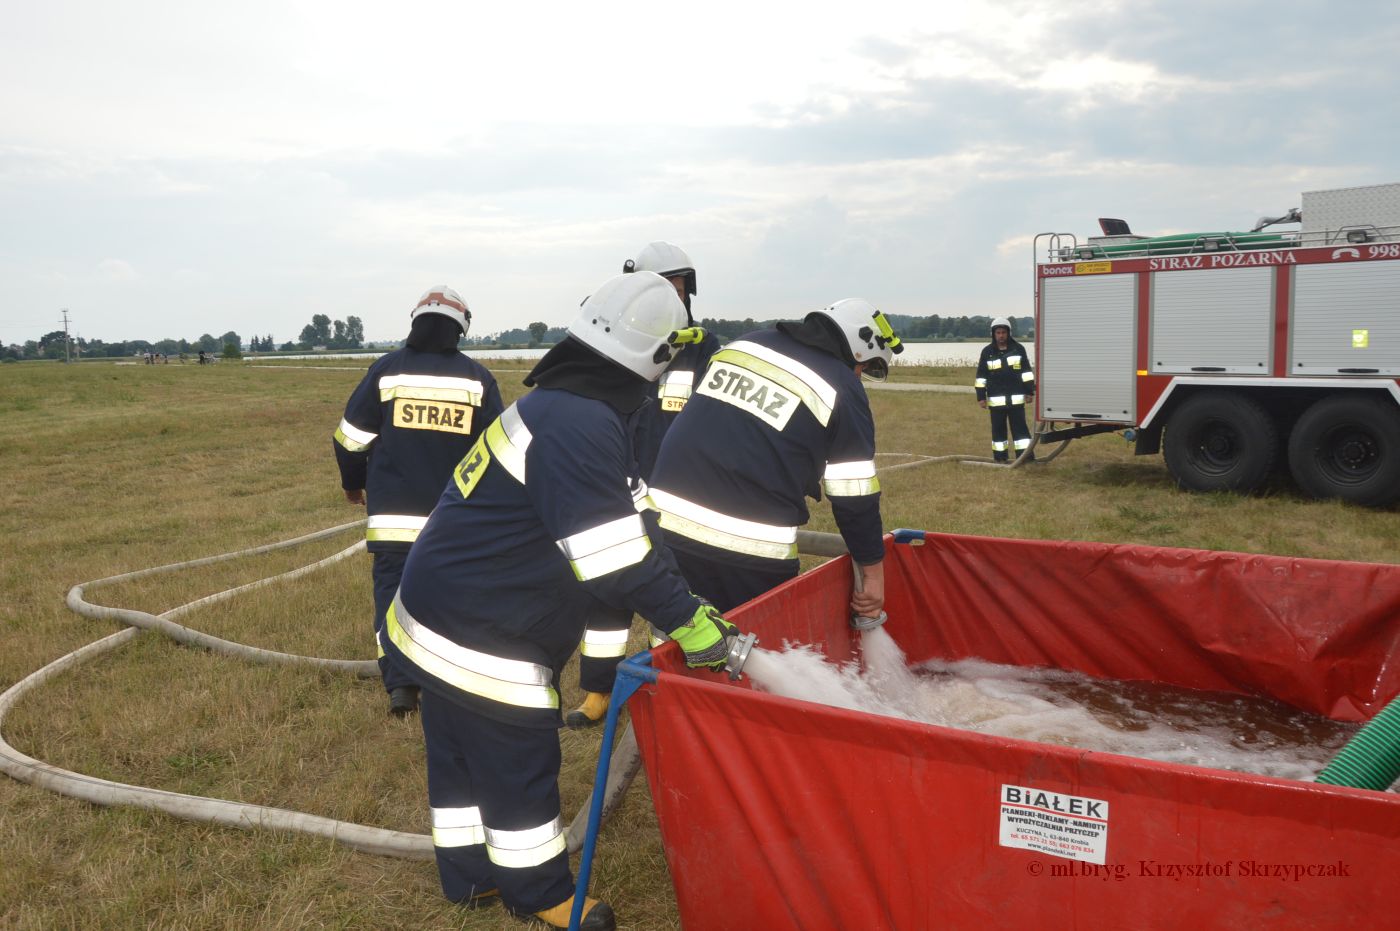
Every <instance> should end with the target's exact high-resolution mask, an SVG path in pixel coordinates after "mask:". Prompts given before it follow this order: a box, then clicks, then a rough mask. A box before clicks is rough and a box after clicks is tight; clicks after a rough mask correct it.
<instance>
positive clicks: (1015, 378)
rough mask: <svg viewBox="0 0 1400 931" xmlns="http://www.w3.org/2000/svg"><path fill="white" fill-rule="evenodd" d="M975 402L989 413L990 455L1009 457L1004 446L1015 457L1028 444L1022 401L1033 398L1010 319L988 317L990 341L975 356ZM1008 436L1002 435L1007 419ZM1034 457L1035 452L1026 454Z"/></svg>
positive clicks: (1025, 359)
mask: <svg viewBox="0 0 1400 931" xmlns="http://www.w3.org/2000/svg"><path fill="white" fill-rule="evenodd" d="M973 386H974V387H975V388H976V389H977V403H978V404H979V405H981V407H982V409H983V410H985V411H988V412H989V413H990V414H991V416H992V458H993V459H994V460H995V461H997V462H1007V461H1009V460H1010V455H1009V453H1008V450H1010V449H1014V450H1015V451H1016V456H1017V458H1019V457H1020V455H1021V453H1023V452H1025V451H1026V450H1027V449H1029V448H1030V445H1031V431H1030V428H1029V427H1028V426H1027V425H1026V405H1027V404H1028V403H1033V402H1034V401H1035V372H1034V370H1033V369H1032V368H1031V360H1030V357H1029V356H1028V355H1026V347H1024V346H1022V345H1021V344H1020V343H1018V342H1016V340H1014V339H1012V338H1011V321H1010V320H1008V319H1006V318H1005V317H997V318H996V319H995V320H993V321H992V341H991V342H990V343H988V344H987V345H985V346H983V347H982V355H981V357H980V358H979V359H978V360H977V380H976V381H975V382H973ZM1008 421H1009V422H1010V424H1011V437H1010V439H1009V440H1008V438H1007V435H1006V425H1007V422H1008ZM1027 461H1028V462H1034V461H1035V454H1034V453H1032V454H1031V455H1030V456H1029V457H1027Z"/></svg>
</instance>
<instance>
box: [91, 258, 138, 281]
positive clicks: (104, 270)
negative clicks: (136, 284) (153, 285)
mask: <svg viewBox="0 0 1400 931" xmlns="http://www.w3.org/2000/svg"><path fill="white" fill-rule="evenodd" d="M97 273H98V275H99V276H100V277H101V278H102V279H103V280H104V281H109V282H127V281H136V280H137V279H139V278H140V277H141V276H140V275H138V274H136V269H134V268H132V267H131V263H129V262H123V261H122V260H121V259H103V260H102V261H101V262H98V263H97Z"/></svg>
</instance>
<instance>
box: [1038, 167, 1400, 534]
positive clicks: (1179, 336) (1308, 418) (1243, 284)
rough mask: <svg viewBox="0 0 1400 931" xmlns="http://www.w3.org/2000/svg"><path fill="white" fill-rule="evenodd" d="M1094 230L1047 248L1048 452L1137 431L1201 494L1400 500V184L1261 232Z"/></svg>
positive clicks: (1042, 332)
mask: <svg viewBox="0 0 1400 931" xmlns="http://www.w3.org/2000/svg"><path fill="white" fill-rule="evenodd" d="M1294 223H1296V224H1298V228H1297V229H1296V230H1294V231H1292V232H1279V231H1277V230H1274V229H1272V228H1273V227H1275V226H1276V225H1279V224H1294ZM1099 225H1100V229H1101V232H1102V235H1100V236H1093V237H1089V238H1088V239H1087V241H1085V242H1082V243H1081V242H1080V241H1079V240H1078V238H1077V237H1075V236H1074V235H1073V234H1069V233H1041V234H1040V235H1038V236H1036V238H1035V247H1034V248H1035V314H1036V354H1037V355H1036V359H1037V373H1036V380H1037V384H1038V391H1037V401H1036V403H1037V414H1038V416H1039V419H1040V421H1041V423H1042V429H1041V431H1040V434H1039V437H1038V442H1041V443H1043V442H1045V441H1047V440H1050V441H1053V440H1068V439H1072V438H1074V437H1079V436H1088V435H1092V434H1095V433H1106V432H1124V433H1125V435H1127V436H1129V437H1130V438H1131V439H1132V440H1133V441H1134V442H1135V444H1136V448H1135V451H1136V453H1137V454H1138V455H1151V454H1156V453H1158V452H1160V453H1161V454H1162V456H1163V459H1164V460H1165V462H1166V466H1167V469H1168V470H1169V472H1170V473H1171V475H1172V477H1173V478H1174V479H1175V480H1176V483H1177V485H1178V486H1180V487H1181V488H1183V489H1187V490H1192V491H1219V490H1230V491H1239V492H1250V491H1253V490H1255V489H1257V488H1258V487H1259V486H1260V485H1261V484H1263V483H1264V481H1265V480H1266V479H1268V478H1269V477H1270V475H1271V474H1272V473H1274V472H1276V471H1283V470H1284V469H1286V470H1287V471H1288V472H1290V473H1291V474H1292V476H1293V479H1294V481H1295V482H1296V483H1297V485H1298V487H1299V488H1300V489H1302V491H1303V492H1304V493H1305V494H1307V495H1310V496H1312V497H1316V498H1339V499H1342V500H1346V501H1351V502H1355V503H1357V504H1362V505H1369V506H1376V507H1385V506H1389V505H1392V504H1394V503H1395V502H1396V501H1397V500H1400V183H1397V184H1383V185H1372V186H1368V187H1353V188H1344V189H1339V190H1326V191H1311V192H1307V193H1304V194H1303V195H1302V206H1301V208H1293V209H1292V210H1289V211H1287V212H1286V213H1284V214H1283V215H1281V216H1278V217H1264V218H1261V219H1260V220H1259V222H1258V223H1257V224H1255V226H1254V228H1253V229H1252V230H1250V231H1248V232H1239V233H1228V232H1216V233H1191V234H1185V235H1173V236H1155V237H1148V236H1140V235H1135V234H1134V233H1133V232H1132V231H1131V229H1130V228H1129V226H1128V224H1127V223H1125V222H1124V221H1122V220H1117V219H1101V220H1100V221H1099Z"/></svg>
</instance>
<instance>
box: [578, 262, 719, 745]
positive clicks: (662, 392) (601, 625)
mask: <svg viewBox="0 0 1400 931" xmlns="http://www.w3.org/2000/svg"><path fill="white" fill-rule="evenodd" d="M622 271H623V272H624V273H629V274H630V273H631V272H656V273H657V274H658V275H660V276H661V277H662V278H665V279H666V280H667V281H669V282H671V284H672V285H673V286H674V287H675V289H676V294H678V295H679V296H680V299H681V300H682V301H684V302H685V319H686V325H687V326H694V325H695V316H694V314H693V313H692V312H691V307H690V298H691V295H693V294H695V263H694V262H692V261H691V260H690V256H688V255H686V254H685V251H684V250H682V249H681V248H680V247H679V246H677V245H675V244H674V243H669V242H664V241H660V240H658V241H657V242H651V243H647V245H646V247H645V248H643V249H642V251H641V252H640V253H638V255H637V257H636V258H635V259H628V260H627V261H626V262H624V263H623V265H622ZM718 349H719V340H718V339H716V338H715V336H714V335H713V334H709V333H707V334H705V338H704V339H703V340H701V341H700V342H698V343H690V344H688V345H686V346H683V347H681V350H680V352H679V353H678V354H677V355H676V357H675V359H674V360H672V362H671V365H670V367H669V368H668V369H666V371H664V372H662V373H661V378H660V379H659V380H658V381H657V387H656V392H655V393H654V395H653V396H652V399H651V400H650V401H649V402H648V403H646V404H643V405H642V406H641V408H639V409H638V411H637V415H636V421H637V423H636V441H635V445H636V449H637V464H638V466H639V468H640V469H641V473H642V480H643V481H649V480H650V479H651V470H652V468H653V466H655V464H656V454H657V451H658V450H660V449H661V439H662V437H664V436H665V435H666V431H667V429H669V428H670V426H671V424H672V423H673V422H674V421H675V419H676V416H677V415H678V414H680V412H681V410H682V409H684V408H685V404H686V401H688V400H689V399H690V394H691V391H692V390H693V389H694V387H695V379H696V377H697V376H698V375H699V374H700V373H702V372H704V371H705V366H707V365H709V363H710V357H711V356H713V355H714V354H715V352H716V351H717V350H718ZM644 516H645V517H647V518H648V519H653V520H654V519H655V518H654V512H651V511H648V512H645V514H644ZM631 629H632V613H631V612H630V611H621V612H619V611H605V612H601V613H600V614H598V615H596V616H594V617H590V618H589V619H588V626H587V628H586V629H585V630H584V632H583V643H582V644H581V645H580V647H579V684H580V685H581V686H582V687H583V690H584V692H583V704H582V705H580V706H579V707H578V708H575V709H574V710H573V711H570V712H569V713H568V715H566V716H565V718H564V722H565V723H566V724H568V725H569V727H573V728H582V727H592V726H594V725H596V724H601V723H602V721H603V717H604V716H605V715H606V714H607V712H608V701H609V697H610V696H611V694H612V687H613V682H614V681H615V680H616V679H617V664H618V663H620V662H622V658H623V657H624V656H625V655H626V653H627V638H628V635H629V634H630V632H631ZM653 645H654V644H653Z"/></svg>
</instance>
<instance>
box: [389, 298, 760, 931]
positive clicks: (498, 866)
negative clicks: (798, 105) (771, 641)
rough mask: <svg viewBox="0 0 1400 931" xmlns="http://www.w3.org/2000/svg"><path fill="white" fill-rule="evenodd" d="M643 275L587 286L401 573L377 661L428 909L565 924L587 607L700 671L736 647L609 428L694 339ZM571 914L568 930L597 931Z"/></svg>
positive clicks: (680, 310)
mask: <svg viewBox="0 0 1400 931" xmlns="http://www.w3.org/2000/svg"><path fill="white" fill-rule="evenodd" d="M685 323H686V316H685V306H684V305H683V304H682V303H681V301H680V299H679V298H678V297H677V296H676V291H675V289H674V288H673V287H672V286H671V285H670V284H668V283H667V282H666V280H665V279H663V278H661V277H660V276H658V275H655V274H653V273H651V272H637V273H636V274H631V275H619V276H618V277H616V278H613V279H611V280H609V281H607V282H605V283H604V284H603V285H602V287H600V288H598V290H597V291H596V292H594V294H593V295H592V296H591V297H589V298H588V300H587V301H585V302H584V304H583V306H582V307H581V308H580V311H579V317H578V319H576V320H575V321H574V322H573V323H572V324H571V325H570V327H569V335H568V337H566V338H565V339H564V341H563V342H561V343H559V344H558V345H557V346H555V347H554V348H553V349H551V350H550V351H549V353H548V354H546V356H545V357H544V358H543V359H542V360H541V361H540V363H539V364H538V365H537V366H536V367H535V369H534V371H533V372H531V373H530V375H529V377H527V378H526V379H525V383H526V384H527V385H531V386H535V390H534V391H532V392H531V393H529V394H527V395H526V396H525V397H523V398H521V399H520V400H519V401H517V402H516V403H515V404H513V405H511V407H509V408H508V409H507V410H506V411H505V413H504V414H502V415H501V416H500V418H499V419H497V420H496V421H495V422H494V423H493V424H491V426H490V427H489V428H488V429H487V430H486V432H485V434H484V435H483V436H482V438H481V439H480V440H478V441H477V443H476V445H475V446H473V447H472V449H471V451H470V452H468V454H467V456H466V458H464V459H463V460H462V462H461V463H460V464H459V465H458V466H457V468H456V469H455V470H454V472H453V477H452V480H451V481H450V482H449V483H448V486H447V489H446V490H445V491H444V492H443V494H442V497H441V499H440V500H439V502H438V505H437V507H436V509H434V511H433V513H432V516H431V517H429V519H428V523H427V526H425V527H424V528H423V531H422V533H421V534H420V535H419V537H418V541H417V543H415V544H414V547H413V549H412V551H411V552H410V553H409V556H408V564H407V565H406V566H405V567H404V574H403V582H402V584H401V586H400V588H399V592H398V595H397V596H396V597H395V599H394V603H393V605H392V607H391V608H390V609H389V615H388V619H387V623H386V628H385V631H386V637H385V639H386V641H387V650H388V652H389V654H390V656H392V657H393V658H394V659H395V660H396V661H398V662H401V663H402V664H403V665H404V666H405V668H411V669H412V670H413V671H414V674H415V676H416V677H417V678H418V681H419V682H420V684H421V685H422V687H423V696H422V698H423V705H422V722H423V735H424V738H425V743H426V746H427V754H428V799H429V804H430V805H431V806H432V826H433V845H434V849H435V851H436V855H437V864H438V872H439V876H440V878H441V880H442V887H443V892H444V894H445V895H446V896H447V898H449V899H451V900H453V901H455V902H461V903H464V904H468V905H476V904H482V903H483V902H484V901H489V898H487V897H489V896H493V895H494V894H495V893H496V892H497V891H498V890H499V893H500V897H501V899H502V900H503V901H504V903H505V905H506V906H507V908H509V909H510V910H511V912H512V913H514V914H516V915H519V916H534V917H535V918H538V919H539V920H540V921H543V922H544V923H545V924H546V925H547V926H550V927H558V928H563V927H566V926H567V925H568V919H569V913H570V909H571V908H572V904H573V895H572V892H573V878H572V876H571V874H570V871H569V857H568V852H567V850H566V845H565V836H564V835H565V829H564V823H563V820H562V818H561V815H560V809H559V782H558V777H559V765H560V749H559V735H558V732H557V729H558V727H559V725H560V723H561V721H560V710H559V676H560V672H561V671H562V669H563V668H564V665H565V663H566V662H568V660H569V658H570V657H571V656H572V655H573V652H574V650H575V648H577V646H578V643H579V639H580V637H581V635H582V634H583V628H584V621H585V619H586V618H587V617H589V616H591V615H592V614H593V613H595V612H596V611H597V610H598V605H599V603H600V602H601V603H602V604H605V605H607V606H608V607H609V608H612V609H621V610H625V611H627V612H629V614H630V612H632V611H636V612H637V613H639V614H641V615H642V616H643V617H645V618H647V619H648V620H650V621H651V622H652V623H654V624H656V625H657V626H659V627H660V628H661V629H662V630H665V631H667V632H668V633H669V634H670V635H671V637H672V638H673V639H674V640H675V641H676V642H677V644H678V645H679V646H680V648H681V649H682V651H683V652H684V654H685V660H686V663H687V665H689V666H691V667H694V668H702V667H703V668H712V669H720V668H722V667H723V665H724V661H725V658H726V655H727V652H728V643H727V640H728V638H730V637H732V636H733V635H734V634H736V633H737V631H735V629H734V627H733V626H732V625H731V624H729V623H728V622H726V621H725V620H724V618H723V617H722V616H721V615H720V613H719V612H718V611H716V610H715V608H714V607H713V606H712V605H710V604H709V603H707V602H705V601H703V600H701V599H700V598H697V597H696V596H695V595H693V594H692V593H691V592H690V591H689V589H688V587H687V585H686V582H685V580H684V579H683V578H681V576H680V574H679V573H678V572H677V571H676V566H675V563H674V561H673V560H672V558H671V556H670V554H669V553H668V552H667V550H666V549H665V547H663V546H660V545H658V541H656V540H653V539H652V537H651V535H650V534H649V533H648V531H647V528H646V526H645V524H644V523H643V522H642V517H641V514H640V513H639V505H638V503H637V502H636V501H634V499H633V497H632V493H631V489H630V487H629V486H633V484H634V483H635V482H637V475H636V469H635V456H634V454H633V450H632V444H631V440H630V436H629V429H628V428H629V424H628V418H629V416H630V415H632V414H633V413H635V411H636V410H637V408H639V407H640V406H641V405H642V403H643V402H644V401H645V400H646V398H647V396H648V395H649V394H650V392H651V391H652V383H653V382H654V381H655V380H656V378H657V376H658V375H660V374H661V373H662V372H663V371H665V369H666V366H667V365H668V364H669V363H670V361H671V359H672V357H673V355H674V353H675V350H676V348H678V346H680V345H682V344H684V343H685V342H686V341H687V340H694V339H698V338H699V337H700V334H698V333H696V332H694V331H692V330H689V329H687V328H686V326H685ZM613 926H614V918H613V914H612V910H611V909H610V908H609V907H608V906H607V905H606V904H604V903H600V902H597V901H596V900H593V899H590V900H588V902H586V903H585V911H584V917H583V924H582V927H583V928H585V929H610V928H612V927H613Z"/></svg>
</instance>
